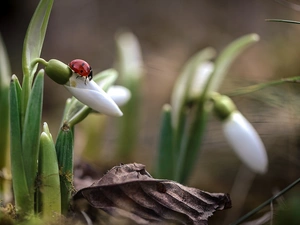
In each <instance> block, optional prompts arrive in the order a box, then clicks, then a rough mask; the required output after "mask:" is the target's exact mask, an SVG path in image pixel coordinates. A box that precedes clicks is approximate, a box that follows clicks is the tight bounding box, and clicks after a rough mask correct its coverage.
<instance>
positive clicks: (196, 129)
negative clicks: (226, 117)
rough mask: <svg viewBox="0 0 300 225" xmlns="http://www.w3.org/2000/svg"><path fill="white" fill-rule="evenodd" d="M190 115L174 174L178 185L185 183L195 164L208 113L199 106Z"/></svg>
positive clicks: (202, 106)
mask: <svg viewBox="0 0 300 225" xmlns="http://www.w3.org/2000/svg"><path fill="white" fill-rule="evenodd" d="M191 114H192V115H189V116H190V117H191V118H189V120H190V122H189V124H187V125H186V127H185V131H184V132H183V138H182V139H183V141H182V142H181V146H180V153H179V160H178V165H177V173H176V180H177V181H178V182H180V183H186V181H187V179H188V178H189V176H190V175H191V173H192V171H193V169H194V167H195V163H196V162H197V159H198V155H199V150H200V145H201V143H202V140H203V135H204V131H205V127H206V123H207V117H208V111H206V109H205V106H204V105H202V104H200V105H197V106H196V109H195V110H194V112H192V113H191Z"/></svg>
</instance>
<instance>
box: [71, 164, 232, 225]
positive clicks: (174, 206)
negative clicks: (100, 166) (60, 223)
mask: <svg viewBox="0 0 300 225" xmlns="http://www.w3.org/2000/svg"><path fill="white" fill-rule="evenodd" d="M82 198H84V199H86V200H87V201H88V203H89V204H90V205H91V206H92V207H94V208H97V209H102V210H103V211H105V212H107V213H108V214H110V215H112V216H114V217H119V218H125V219H127V220H128V219H129V220H131V221H134V222H135V223H137V224H162V223H164V224H167V223H172V224H190V225H204V224H208V222H207V220H208V218H209V217H210V216H212V215H213V213H214V212H215V211H216V210H223V209H227V208H230V207H231V200H230V197H229V195H228V194H223V193H209V192H206V191H202V190H199V189H196V188H191V187H186V186H183V185H181V184H179V183H176V182H174V181H170V180H160V179H154V178H152V177H151V175H150V174H149V173H148V172H147V171H146V170H145V166H144V165H142V164H138V163H132V164H125V165H120V166H115V167H113V168H112V169H111V170H109V171H108V172H107V173H106V174H105V175H104V176H103V177H102V178H101V179H100V180H99V181H97V182H95V183H94V184H92V185H91V186H90V187H87V188H83V189H81V190H79V191H78V192H77V193H76V194H75V195H74V197H73V200H74V201H75V202H76V201H77V200H78V199H82Z"/></svg>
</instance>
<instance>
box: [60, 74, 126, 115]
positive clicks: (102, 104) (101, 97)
mask: <svg viewBox="0 0 300 225" xmlns="http://www.w3.org/2000/svg"><path fill="white" fill-rule="evenodd" d="M77 76H78V75H77V74H76V73H74V74H73V75H72V76H71V77H70V79H69V81H68V82H67V83H66V84H65V85H64V86H65V87H66V88H67V90H68V91H69V92H70V93H71V94H72V95H73V96H74V97H75V98H77V99H78V100H79V101H80V102H82V103H83V104H85V105H87V106H89V107H90V108H92V109H93V110H95V111H97V112H100V113H103V114H106V115H109V116H122V115H123V113H122V112H121V110H120V109H119V107H118V105H117V104H116V103H115V102H114V100H113V99H112V98H111V97H110V96H109V94H107V93H106V92H105V91H103V90H102V89H101V88H100V87H99V86H98V85H97V83H96V82H95V81H93V80H91V81H89V79H87V80H86V83H85V80H84V79H82V78H81V77H78V78H77Z"/></svg>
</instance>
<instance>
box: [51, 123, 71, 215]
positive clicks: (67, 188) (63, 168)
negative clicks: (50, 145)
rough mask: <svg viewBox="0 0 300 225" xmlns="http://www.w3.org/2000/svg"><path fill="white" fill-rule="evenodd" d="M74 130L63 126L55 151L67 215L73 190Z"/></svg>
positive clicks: (62, 201)
mask: <svg viewBox="0 0 300 225" xmlns="http://www.w3.org/2000/svg"><path fill="white" fill-rule="evenodd" d="M73 143H74V142H73V130H72V129H71V128H70V127H68V126H63V127H62V128H61V130H60V131H59V134H58V137H57V140H56V144H55V149H56V154H57V161H58V166H59V175H60V192H61V211H62V213H63V214H66V213H67V212H68V209H69V204H70V198H71V195H72V193H73V191H74V188H73Z"/></svg>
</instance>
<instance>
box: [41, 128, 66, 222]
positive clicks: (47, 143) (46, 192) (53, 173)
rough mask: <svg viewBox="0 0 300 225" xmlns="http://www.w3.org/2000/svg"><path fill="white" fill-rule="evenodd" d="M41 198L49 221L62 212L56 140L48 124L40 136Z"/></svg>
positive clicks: (45, 217)
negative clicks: (54, 140)
mask: <svg viewBox="0 0 300 225" xmlns="http://www.w3.org/2000/svg"><path fill="white" fill-rule="evenodd" d="M38 176H39V180H40V181H41V182H40V186H39V197H40V198H39V200H40V204H39V205H40V207H41V208H40V211H41V213H42V217H43V218H44V219H45V220H46V221H48V220H50V219H51V218H53V217H55V216H58V215H60V213H61V193H60V180H59V170H58V163H57V156H56V151H55V146H54V142H53V140H52V136H51V134H50V132H49V129H48V126H47V124H44V132H42V134H41V137H40V154H39V173H38Z"/></svg>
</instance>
